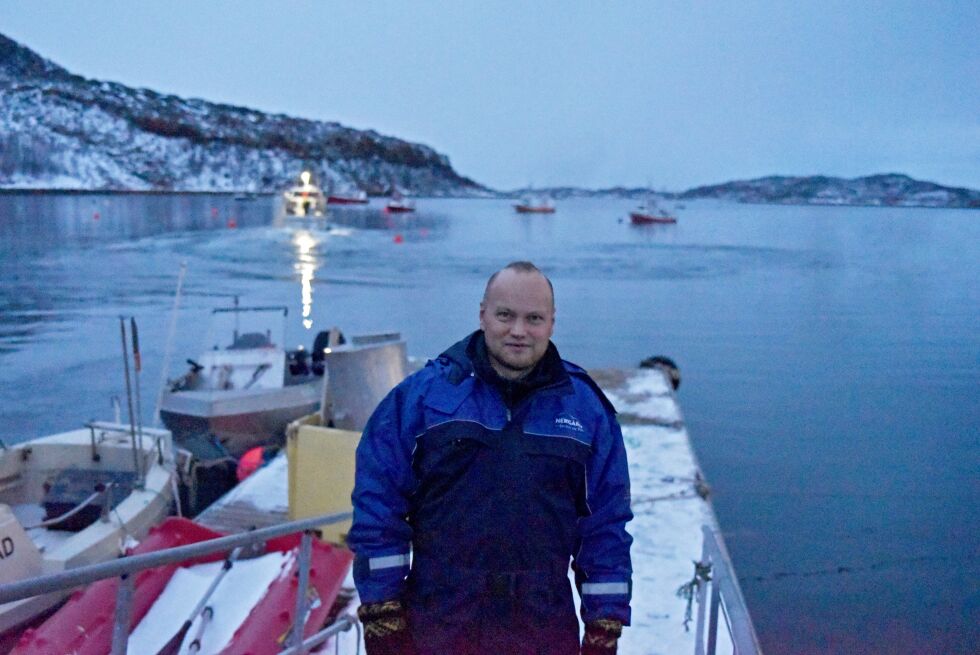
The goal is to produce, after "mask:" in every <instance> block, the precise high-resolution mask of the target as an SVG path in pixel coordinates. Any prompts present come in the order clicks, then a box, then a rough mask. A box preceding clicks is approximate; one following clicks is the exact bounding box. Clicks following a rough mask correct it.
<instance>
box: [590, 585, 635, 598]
mask: <svg viewBox="0 0 980 655" xmlns="http://www.w3.org/2000/svg"><path fill="white" fill-rule="evenodd" d="M629 592H630V586H629V584H628V583H626V582H587V583H585V584H583V585H582V595H583V596H606V595H620V596H625V595H626V594H628V593H629Z"/></svg>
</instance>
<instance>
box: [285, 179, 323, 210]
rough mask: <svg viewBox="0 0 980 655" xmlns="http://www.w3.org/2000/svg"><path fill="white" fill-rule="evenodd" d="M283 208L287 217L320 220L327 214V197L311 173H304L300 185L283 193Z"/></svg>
mask: <svg viewBox="0 0 980 655" xmlns="http://www.w3.org/2000/svg"><path fill="white" fill-rule="evenodd" d="M283 207H284V209H285V214H286V216H287V217H296V218H319V217H323V216H326V214H327V197H326V196H325V195H323V191H322V190H321V189H320V187H319V186H317V185H316V184H315V183H314V181H313V174H312V173H311V172H310V171H303V172H302V173H301V174H300V176H299V183H298V184H295V185H293V186H291V187H289V188H288V189H287V190H286V191H285V192H284V193H283Z"/></svg>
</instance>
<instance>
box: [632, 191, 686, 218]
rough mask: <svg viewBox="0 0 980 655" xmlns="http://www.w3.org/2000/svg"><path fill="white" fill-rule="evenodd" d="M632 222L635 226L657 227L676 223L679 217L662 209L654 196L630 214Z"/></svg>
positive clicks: (649, 196) (650, 196) (649, 197)
mask: <svg viewBox="0 0 980 655" xmlns="http://www.w3.org/2000/svg"><path fill="white" fill-rule="evenodd" d="M630 222H631V223H632V224H633V225H656V224H670V223H676V222H677V217H676V216H674V215H673V214H671V213H670V212H669V211H667V210H666V209H663V208H662V207H660V205H658V204H657V201H656V200H655V199H654V197H653V196H652V195H648V196H647V198H646V200H645V201H644V202H643V203H642V204H641V205H640V206H639V207H637V208H636V209H635V210H634V211H631V212H630Z"/></svg>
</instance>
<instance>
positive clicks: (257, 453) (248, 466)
mask: <svg viewBox="0 0 980 655" xmlns="http://www.w3.org/2000/svg"><path fill="white" fill-rule="evenodd" d="M263 461H264V457H263V454H262V446H256V447H255V448H252V449H251V450H248V451H246V452H245V454H244V455H242V458H241V459H240V460H238V468H236V469H235V477H237V478H238V481H239V482H241V481H242V480H244V479H245V478H247V477H248V476H250V475H252V474H253V473H255V472H256V471H257V470H258V469H259V467H260V466H262V464H263Z"/></svg>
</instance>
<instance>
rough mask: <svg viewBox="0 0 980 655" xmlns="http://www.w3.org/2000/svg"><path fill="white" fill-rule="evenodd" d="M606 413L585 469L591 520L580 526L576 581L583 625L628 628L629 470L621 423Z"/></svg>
mask: <svg viewBox="0 0 980 655" xmlns="http://www.w3.org/2000/svg"><path fill="white" fill-rule="evenodd" d="M605 409H607V411H605V412H604V413H603V417H602V419H601V420H600V421H599V423H598V427H597V432H596V434H595V435H594V439H593V448H592V455H591V458H590V460H589V461H588V463H587V465H586V478H587V479H586V488H587V494H588V496H587V501H588V506H589V510H590V514H589V515H588V516H586V517H583V518H582V519H581V520H580V521H579V549H578V552H577V553H576V555H575V562H574V568H575V580H576V584H577V586H578V590H579V595H580V596H581V599H582V609H581V611H582V620H583V621H593V620H595V619H617V620H619V621H622V622H623V624H624V625H629V622H630V597H631V595H632V580H631V576H632V572H633V567H632V564H631V563H630V544H632V542H633V538H632V537H631V536H630V534H629V533H628V532H627V531H626V523H627V522H628V521H629V520H630V519H632V518H633V512H632V510H631V509H630V481H629V470H628V468H627V464H626V447H625V445H624V444H623V434H622V431H621V430H620V427H619V423H618V422H617V421H616V417H615V415H614V414H613V412H612V411H611V408H605Z"/></svg>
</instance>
